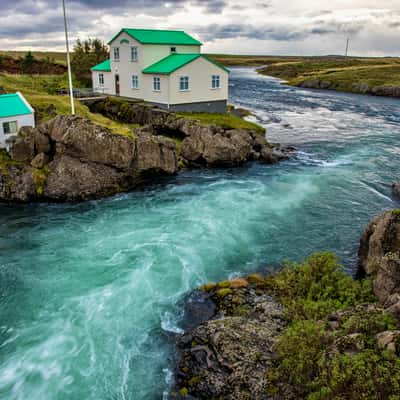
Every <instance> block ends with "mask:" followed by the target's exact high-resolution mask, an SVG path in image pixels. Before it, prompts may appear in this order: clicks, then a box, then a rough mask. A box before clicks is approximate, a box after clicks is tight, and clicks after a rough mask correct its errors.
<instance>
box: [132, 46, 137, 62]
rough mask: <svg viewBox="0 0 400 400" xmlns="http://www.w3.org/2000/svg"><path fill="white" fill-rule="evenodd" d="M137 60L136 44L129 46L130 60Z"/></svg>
mask: <svg viewBox="0 0 400 400" xmlns="http://www.w3.org/2000/svg"><path fill="white" fill-rule="evenodd" d="M137 60H138V48H137V47H136V46H132V47H131V61H137Z"/></svg>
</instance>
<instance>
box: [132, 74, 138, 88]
mask: <svg viewBox="0 0 400 400" xmlns="http://www.w3.org/2000/svg"><path fill="white" fill-rule="evenodd" d="M132 89H139V77H138V76H137V75H132Z"/></svg>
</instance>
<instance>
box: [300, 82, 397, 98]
mask: <svg viewBox="0 0 400 400" xmlns="http://www.w3.org/2000/svg"><path fill="white" fill-rule="evenodd" d="M296 86H298V87H302V88H307V89H325V90H340V89H339V83H338V82H332V81H329V80H324V79H318V78H312V79H306V80H304V81H301V82H300V83H298V84H297V85H296ZM342 90H343V89H342ZM345 91H347V92H352V93H358V94H369V95H372V96H385V97H396V98H400V87H399V86H373V87H371V86H369V85H368V84H367V83H354V84H353V85H351V86H350V87H349V88H348V89H347V90H345Z"/></svg>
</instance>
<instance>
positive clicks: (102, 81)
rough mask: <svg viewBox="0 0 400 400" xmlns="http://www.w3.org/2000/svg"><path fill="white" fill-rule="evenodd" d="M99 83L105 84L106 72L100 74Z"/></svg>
mask: <svg viewBox="0 0 400 400" xmlns="http://www.w3.org/2000/svg"><path fill="white" fill-rule="evenodd" d="M99 85H100V86H104V74H99Z"/></svg>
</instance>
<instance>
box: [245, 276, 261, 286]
mask: <svg viewBox="0 0 400 400" xmlns="http://www.w3.org/2000/svg"><path fill="white" fill-rule="evenodd" d="M246 279H247V281H248V282H249V283H251V284H254V285H261V284H263V283H264V282H265V279H264V277H263V276H262V275H261V274H251V275H249V276H248V277H247V278H246Z"/></svg>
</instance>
